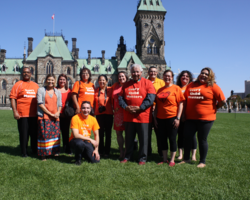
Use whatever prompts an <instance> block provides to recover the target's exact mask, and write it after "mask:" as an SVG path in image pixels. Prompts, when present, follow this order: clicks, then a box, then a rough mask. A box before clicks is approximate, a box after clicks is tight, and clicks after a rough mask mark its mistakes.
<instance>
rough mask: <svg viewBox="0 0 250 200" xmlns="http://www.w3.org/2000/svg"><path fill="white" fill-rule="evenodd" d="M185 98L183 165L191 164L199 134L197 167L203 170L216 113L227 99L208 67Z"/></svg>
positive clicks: (190, 86) (203, 70)
mask: <svg viewBox="0 0 250 200" xmlns="http://www.w3.org/2000/svg"><path fill="white" fill-rule="evenodd" d="M185 98H186V102H185V106H184V107H185V118H186V122H185V127H184V136H185V144H184V160H183V161H182V162H181V163H187V162H190V150H191V147H192V141H193V137H194V135H195V133H196V132H198V142H199V150H200V162H199V164H198V166H197V167H199V168H203V167H205V166H206V164H205V161H206V156H207V152H208V144H207V137H208V134H209V131H210V129H211V128H212V125H213V123H214V120H215V119H216V111H217V109H218V108H220V107H222V106H223V105H224V104H225V103H226V101H225V99H226V98H225V96H224V94H223V92H222V90H221V89H220V87H219V86H218V85H217V84H216V82H215V74H214V72H213V71H212V69H210V68H208V67H206V68H203V69H202V70H201V73H200V75H199V77H198V78H197V80H196V81H195V82H193V83H190V84H189V85H188V86H187V89H186V91H185Z"/></svg>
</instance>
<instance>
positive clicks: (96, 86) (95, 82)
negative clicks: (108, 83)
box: [94, 79, 99, 88]
mask: <svg viewBox="0 0 250 200" xmlns="http://www.w3.org/2000/svg"><path fill="white" fill-rule="evenodd" d="M94 86H95V88H98V87H99V83H98V79H96V80H95V81H94Z"/></svg>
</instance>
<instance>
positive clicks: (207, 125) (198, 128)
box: [184, 120, 214, 164]
mask: <svg viewBox="0 0 250 200" xmlns="http://www.w3.org/2000/svg"><path fill="white" fill-rule="evenodd" d="M213 123H214V121H203V120H187V121H186V122H185V127H184V135H185V144H184V160H189V159H190V150H191V148H192V141H193V137H194V135H195V133H196V132H198V142H199V150H200V163H204V164H205V162H206V157H207V151H208V144H207V136H208V134H209V131H210V129H211V128H212V126H213Z"/></svg>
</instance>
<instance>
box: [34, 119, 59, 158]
mask: <svg viewBox="0 0 250 200" xmlns="http://www.w3.org/2000/svg"><path fill="white" fill-rule="evenodd" d="M37 139H38V140H37V154H38V156H49V155H54V154H58V153H60V124H59V121H54V120H49V119H42V120H38V138H37Z"/></svg>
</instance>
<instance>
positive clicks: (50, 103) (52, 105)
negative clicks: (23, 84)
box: [38, 90, 60, 121]
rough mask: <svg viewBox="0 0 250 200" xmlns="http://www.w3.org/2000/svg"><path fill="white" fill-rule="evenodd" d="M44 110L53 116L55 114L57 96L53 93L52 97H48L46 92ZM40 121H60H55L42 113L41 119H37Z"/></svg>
mask: <svg viewBox="0 0 250 200" xmlns="http://www.w3.org/2000/svg"><path fill="white" fill-rule="evenodd" d="M44 101H45V105H44V106H45V108H46V109H47V110H48V111H49V112H50V113H52V114H55V113H56V112H57V96H56V94H55V93H53V96H52V97H50V95H49V93H48V91H47V90H46V93H45V98H44ZM41 119H49V120H56V121H60V120H59V118H57V119H55V118H54V117H51V116H49V115H47V114H46V113H43V117H38V120H41Z"/></svg>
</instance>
